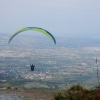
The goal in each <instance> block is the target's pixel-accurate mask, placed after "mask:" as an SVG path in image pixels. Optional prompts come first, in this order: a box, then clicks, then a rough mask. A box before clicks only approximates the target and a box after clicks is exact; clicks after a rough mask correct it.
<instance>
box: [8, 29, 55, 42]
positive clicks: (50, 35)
mask: <svg viewBox="0 0 100 100" xmlns="http://www.w3.org/2000/svg"><path fill="white" fill-rule="evenodd" d="M28 30H34V31H38V32H41V33H43V34H45V35H46V36H48V37H49V38H50V39H51V40H52V41H53V42H54V44H56V40H55V38H54V36H53V35H52V34H51V33H50V32H48V31H47V30H45V29H43V28H39V27H26V28H22V29H20V30H18V31H17V32H15V33H14V34H12V36H11V37H10V39H9V41H8V43H10V42H11V40H12V39H13V38H14V37H15V36H16V35H17V34H19V33H21V32H23V31H28Z"/></svg>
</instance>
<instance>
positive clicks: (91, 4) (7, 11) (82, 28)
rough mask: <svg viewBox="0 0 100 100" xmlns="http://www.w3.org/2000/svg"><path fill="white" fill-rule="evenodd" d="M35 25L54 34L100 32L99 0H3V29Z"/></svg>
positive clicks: (10, 30) (0, 24) (0, 15)
mask: <svg viewBox="0 0 100 100" xmlns="http://www.w3.org/2000/svg"><path fill="white" fill-rule="evenodd" d="M28 26H33V27H34V26H36V27H41V28H44V29H47V30H48V31H49V32H51V33H52V34H53V35H54V36H57V35H59V36H89V37H92V36H96V37H98V36H100V35H99V34H100V0H0V33H9V34H12V33H14V32H15V31H17V30H18V29H21V28H23V27H28Z"/></svg>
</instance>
